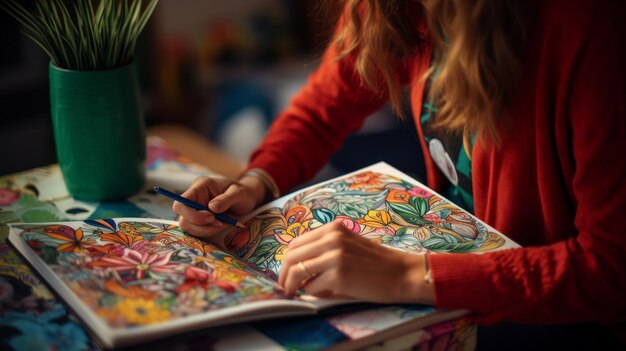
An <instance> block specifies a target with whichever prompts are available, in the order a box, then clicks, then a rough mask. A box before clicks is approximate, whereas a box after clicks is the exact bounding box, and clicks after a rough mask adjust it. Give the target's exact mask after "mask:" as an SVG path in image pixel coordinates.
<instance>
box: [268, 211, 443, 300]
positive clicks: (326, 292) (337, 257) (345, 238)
mask: <svg viewBox="0 0 626 351" xmlns="http://www.w3.org/2000/svg"><path fill="white" fill-rule="evenodd" d="M278 283H279V284H280V285H281V286H283V287H284V288H285V290H286V292H287V293H290V294H293V293H295V292H296V290H297V289H299V288H303V289H304V291H305V292H306V293H308V294H313V295H317V296H325V297H326V296H341V297H352V298H357V299H361V300H365V301H371V302H382V303H389V302H398V303H411V302H419V303H434V289H433V286H432V284H426V283H425V282H424V257H423V256H422V255H412V254H407V253H403V252H400V251H396V250H393V249H389V248H386V247H384V246H381V245H379V244H376V243H373V242H371V241H369V240H367V239H364V238H361V237H360V236H358V235H356V234H354V233H352V232H351V231H350V230H348V229H347V228H346V227H344V226H343V225H341V224H340V223H339V222H333V223H329V224H326V225H324V226H322V227H320V228H317V229H315V230H312V231H311V232H309V233H306V234H304V235H302V236H299V237H297V238H296V239H294V240H292V241H291V243H290V244H289V247H288V248H287V253H286V255H285V258H284V259H283V266H282V268H281V271H280V275H279V280H278Z"/></svg>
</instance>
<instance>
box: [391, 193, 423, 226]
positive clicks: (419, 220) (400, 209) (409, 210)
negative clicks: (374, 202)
mask: <svg viewBox="0 0 626 351" xmlns="http://www.w3.org/2000/svg"><path fill="white" fill-rule="evenodd" d="M388 206H389V208H390V209H391V210H393V211H394V212H395V213H397V214H398V215H399V216H400V217H402V219H404V220H405V221H407V222H408V223H410V224H414V225H425V224H430V222H429V221H427V220H425V219H424V218H423V216H424V214H426V212H427V211H428V201H427V200H426V199H423V198H421V197H411V199H410V200H409V203H408V204H399V203H393V202H389V203H388Z"/></svg>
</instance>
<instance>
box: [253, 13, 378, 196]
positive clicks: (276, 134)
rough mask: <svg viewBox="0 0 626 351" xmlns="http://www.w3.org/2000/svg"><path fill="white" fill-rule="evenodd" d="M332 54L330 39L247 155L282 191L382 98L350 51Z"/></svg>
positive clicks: (316, 165)
mask: <svg viewBox="0 0 626 351" xmlns="http://www.w3.org/2000/svg"><path fill="white" fill-rule="evenodd" d="M339 26H341V24H340V25H339ZM337 54H338V52H337V49H336V47H335V45H332V44H331V45H330V46H329V47H328V48H327V49H326V51H325V53H324V55H323V57H322V60H321V63H320V65H319V67H318V68H317V70H316V71H315V72H314V73H312V74H311V75H310V77H309V78H308V81H307V83H306V85H305V86H304V87H303V88H302V89H301V90H300V92H299V93H298V94H297V95H296V96H295V97H294V98H293V99H292V101H291V103H290V105H289V106H288V107H287V109H286V110H284V111H283V112H282V113H281V114H280V115H279V116H278V117H277V119H276V120H275V121H274V123H273V124H272V127H271V128H270V130H269V132H268V134H267V136H266V137H265V139H264V141H263V142H262V143H261V145H260V146H259V147H258V148H257V149H256V150H255V151H254V152H253V154H252V156H251V158H250V162H249V166H248V167H249V168H262V169H264V170H266V171H267V172H268V173H269V174H270V175H271V176H272V177H273V178H274V180H275V181H276V184H277V185H278V187H279V188H280V190H281V193H284V192H286V191H288V190H289V189H290V188H292V187H293V186H295V185H297V184H299V183H301V182H303V181H306V180H308V179H310V178H312V177H313V176H314V175H315V174H316V172H317V171H318V170H319V169H321V168H322V166H324V164H326V162H327V161H328V159H329V158H330V156H331V155H332V153H333V152H335V151H337V150H338V149H339V148H340V147H341V145H342V144H343V141H344V140H345V138H346V137H347V136H348V135H349V134H350V133H353V132H355V131H356V130H358V129H359V128H360V127H361V126H362V124H363V121H364V119H365V117H366V116H368V115H369V114H371V113H373V112H375V111H377V110H378V109H380V108H381V107H382V106H383V104H384V103H385V101H386V97H385V96H381V95H379V94H377V93H374V92H373V91H371V90H370V89H368V88H366V87H365V86H364V85H363V84H362V82H361V80H360V78H359V75H358V74H357V72H356V71H355V67H354V60H353V57H352V56H350V55H349V56H346V57H343V58H342V59H340V60H337Z"/></svg>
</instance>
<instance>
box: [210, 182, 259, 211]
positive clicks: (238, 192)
mask: <svg viewBox="0 0 626 351" xmlns="http://www.w3.org/2000/svg"><path fill="white" fill-rule="evenodd" d="M246 190H247V189H246V188H245V187H243V186H242V185H241V184H239V183H233V184H231V185H230V186H229V187H228V188H227V189H226V191H224V193H222V194H219V195H217V196H215V197H214V198H213V200H211V201H210V202H209V208H210V209H211V211H213V212H216V213H222V212H226V211H228V210H232V211H233V212H240V211H241V210H244V211H245V212H247V211H249V210H250V209H252V206H253V205H252V206H248V203H247V201H245V198H246ZM248 207H250V208H248Z"/></svg>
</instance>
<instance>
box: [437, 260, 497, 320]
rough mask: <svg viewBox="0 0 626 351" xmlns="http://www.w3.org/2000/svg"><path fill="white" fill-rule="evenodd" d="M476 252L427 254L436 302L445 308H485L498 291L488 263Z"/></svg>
mask: <svg viewBox="0 0 626 351" xmlns="http://www.w3.org/2000/svg"><path fill="white" fill-rule="evenodd" d="M480 256H481V255H479V254H456V253H455V254H445V253H437V254H429V255H428V260H429V265H430V270H431V276H432V280H433V283H434V288H435V306H436V307H437V308H446V309H470V310H472V311H473V312H482V313H485V312H488V311H487V309H488V308H489V307H492V304H493V301H497V299H496V297H497V296H498V292H497V290H496V289H495V287H494V284H493V282H492V280H493V279H494V277H493V276H489V273H488V272H491V271H492V270H491V267H490V266H491V265H490V263H489V261H488V260H485V259H481V257H480Z"/></svg>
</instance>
